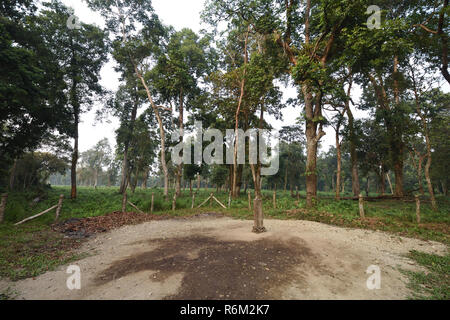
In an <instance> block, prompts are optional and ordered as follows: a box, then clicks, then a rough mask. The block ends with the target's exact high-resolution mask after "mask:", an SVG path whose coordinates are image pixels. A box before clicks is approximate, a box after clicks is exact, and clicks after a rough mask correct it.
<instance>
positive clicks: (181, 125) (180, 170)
mask: <svg viewBox="0 0 450 320" xmlns="http://www.w3.org/2000/svg"><path fill="white" fill-rule="evenodd" d="M178 111H179V116H178V129H179V130H180V134H181V137H180V143H183V134H184V122H183V120H184V119H183V114H184V112H183V111H184V106H183V89H180V102H179V108H178ZM182 175H183V163H180V164H179V165H178V166H177V171H176V188H175V189H176V190H175V192H176V194H177V196H178V197H179V196H180V195H181V177H182ZM191 193H192V192H191Z"/></svg>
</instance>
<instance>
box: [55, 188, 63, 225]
mask: <svg viewBox="0 0 450 320" xmlns="http://www.w3.org/2000/svg"><path fill="white" fill-rule="evenodd" d="M63 199H64V195H63V194H62V195H60V196H59V201H58V207H57V208H56V214H55V221H58V219H59V215H60V213H61V208H62V203H63Z"/></svg>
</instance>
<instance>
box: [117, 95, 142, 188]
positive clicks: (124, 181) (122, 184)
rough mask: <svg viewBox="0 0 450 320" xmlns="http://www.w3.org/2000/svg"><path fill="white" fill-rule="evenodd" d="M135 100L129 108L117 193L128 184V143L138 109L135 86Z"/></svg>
mask: <svg viewBox="0 0 450 320" xmlns="http://www.w3.org/2000/svg"><path fill="white" fill-rule="evenodd" d="M134 89H135V94H136V97H135V101H134V104H133V109H132V110H131V118H130V128H129V132H127V137H126V140H125V148H124V152H123V162H122V180H121V182H120V188H119V193H121V194H123V193H124V192H125V191H126V190H127V186H128V181H129V179H128V178H129V177H128V174H129V172H128V171H129V170H128V166H129V163H128V149H129V145H130V142H131V139H132V136H133V131H134V123H135V122H136V116H137V109H138V106H139V104H138V98H137V88H136V87H135V88H134Z"/></svg>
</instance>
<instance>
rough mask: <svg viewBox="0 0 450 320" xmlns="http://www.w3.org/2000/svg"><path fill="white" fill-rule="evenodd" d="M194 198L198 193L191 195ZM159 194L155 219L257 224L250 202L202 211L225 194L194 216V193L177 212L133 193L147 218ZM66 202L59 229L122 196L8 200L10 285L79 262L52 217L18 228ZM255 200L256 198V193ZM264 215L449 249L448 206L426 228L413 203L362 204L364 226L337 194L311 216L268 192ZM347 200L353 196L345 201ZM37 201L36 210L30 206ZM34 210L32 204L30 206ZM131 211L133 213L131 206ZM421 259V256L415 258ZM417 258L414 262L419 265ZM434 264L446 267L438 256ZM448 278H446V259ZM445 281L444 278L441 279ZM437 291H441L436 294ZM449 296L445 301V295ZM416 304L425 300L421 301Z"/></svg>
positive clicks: (146, 192) (112, 207)
mask: <svg viewBox="0 0 450 320" xmlns="http://www.w3.org/2000/svg"><path fill="white" fill-rule="evenodd" d="M194 191H195V190H194ZM152 193H154V194H155V201H154V212H153V213H154V214H156V215H169V216H190V215H195V214H198V213H204V212H216V213H222V214H224V215H226V216H230V217H233V218H237V219H253V212H252V211H250V210H249V209H248V197H247V195H246V194H242V195H241V196H240V197H239V198H238V199H234V200H232V201H231V206H230V208H227V209H223V208H222V207H220V206H219V205H218V204H217V203H215V202H212V205H210V203H209V202H208V203H206V204H205V205H204V206H203V207H202V208H200V209H197V206H198V205H199V204H200V203H202V202H203V201H204V200H206V199H207V198H208V196H209V194H210V193H215V196H216V197H217V198H218V199H219V200H220V201H221V202H222V203H223V204H224V205H225V206H227V205H228V193H226V192H219V193H216V190H215V189H209V190H205V189H201V190H200V191H199V192H197V194H196V198H195V206H194V209H191V204H192V198H191V196H190V194H189V190H185V191H183V195H182V196H181V197H179V198H178V199H177V202H176V207H177V209H176V210H175V211H172V197H173V190H172V191H171V193H170V198H169V201H164V197H163V193H162V190H161V189H136V192H135V193H131V192H130V191H128V200H129V201H130V202H132V203H133V204H135V205H136V206H137V207H138V208H140V209H141V210H142V211H144V212H149V211H150V203H151V194H152ZM60 194H63V195H64V196H65V199H64V202H63V207H62V212H61V216H60V221H64V220H66V219H69V218H85V217H93V216H100V215H104V214H107V213H110V212H114V211H120V210H121V203H122V196H121V195H120V194H119V193H118V188H106V187H99V188H97V189H93V188H87V187H79V188H78V198H77V199H76V200H71V199H70V188H69V187H53V188H51V189H48V190H47V191H41V192H40V193H38V192H31V191H30V192H12V193H10V194H9V197H8V202H7V206H6V212H5V222H4V223H3V224H0V277H1V276H3V277H9V278H11V279H13V280H17V279H21V278H26V277H33V276H37V275H39V274H41V273H43V272H45V271H47V270H52V269H53V268H55V267H56V266H58V265H61V264H64V263H67V262H69V261H73V260H75V259H79V258H80V257H79V256H76V255H74V254H73V253H72V250H70V249H71V248H74V247H78V246H79V245H80V243H81V241H80V240H75V239H69V238H63V237H62V235H60V234H57V233H55V232H53V231H52V230H51V228H50V225H51V224H52V223H53V222H54V219H55V211H54V210H53V211H51V212H49V213H47V214H45V215H43V216H41V217H38V218H36V219H35V220H32V221H28V222H25V223H24V224H22V225H19V226H14V225H13V224H14V223H16V222H18V221H20V220H22V219H24V218H27V217H30V216H32V215H34V214H37V213H39V212H41V211H43V210H45V209H47V208H49V207H51V206H53V205H55V204H56V203H57V202H58V198H59V195H60ZM252 195H253V192H252ZM263 195H264V199H263V207H264V215H265V217H266V218H269V219H300V220H310V221H317V222H322V223H327V224H332V225H337V226H344V227H352V228H365V229H372V230H383V231H388V232H392V233H394V234H398V235H402V236H408V237H415V238H420V239H424V240H435V241H439V242H443V243H445V244H447V245H448V244H449V243H450V237H449V234H450V231H449V230H450V227H449V226H450V200H449V198H443V197H438V205H439V210H438V211H437V212H434V211H433V210H431V206H430V205H429V204H428V203H426V202H425V203H423V204H422V206H421V217H422V221H421V224H420V225H418V224H417V222H416V218H415V217H416V216H415V210H416V207H415V203H414V202H403V201H398V200H379V201H376V202H368V201H366V202H365V215H366V219H364V220H362V219H360V217H359V211H358V201H354V200H341V201H339V202H338V201H335V200H334V199H333V196H334V195H333V194H332V193H319V199H318V201H317V206H316V208H314V209H306V208H305V194H304V192H302V193H300V195H301V198H300V201H299V202H298V201H297V198H296V197H294V198H293V197H291V196H290V194H289V192H286V193H285V192H283V191H277V208H276V209H274V208H273V202H272V196H273V192H272V191H264V192H263ZM348 196H349V195H348ZM37 197H40V201H39V202H38V203H34V202H33V200H34V199H36V198H37ZM33 203H34V204H33ZM127 211H135V210H134V209H133V208H132V207H130V206H128V207H127ZM418 254H419V255H420V253H418ZM418 254H415V255H414V254H412V257H413V258H417V257H418ZM434 259H441V258H440V257H437V256H435V257H434ZM445 263H446V264H447V266H446V268H447V269H445V270H448V258H446V260H445ZM409 276H410V278H411V283H412V284H411V285H412V286H413V288H415V289H417V290H419V289H418V288H422V286H420V285H419V284H420V281H423V276H422V275H420V274H413V273H410V274H409ZM441 276H442V275H441ZM433 288H434V289H433V290H437V291H436V292H437V293H435V292H434V291H433V292H431V293H430V292H428V293H430V294H432V295H433V294H434V295H435V296H436V297H438V298H439V297H448V292H447V291H445V290H447V289H448V287H447V289H445V288H444V289H439V288H437V287H435V286H434V287H433ZM439 290H440V291H439ZM442 290H443V291H444V293H443V292H442ZM417 296H418V297H421V295H420V294H419V293H418V294H417Z"/></svg>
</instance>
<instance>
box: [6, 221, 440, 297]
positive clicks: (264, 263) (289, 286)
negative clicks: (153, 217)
mask: <svg viewBox="0 0 450 320" xmlns="http://www.w3.org/2000/svg"><path fill="white" fill-rule="evenodd" d="M265 225H266V227H267V228H268V230H269V232H267V233H265V234H262V235H256V234H253V233H251V232H250V230H251V227H252V222H251V221H240V220H233V219H230V218H195V219H190V220H162V221H151V222H146V223H143V224H140V225H135V226H125V227H122V228H120V229H117V230H114V231H111V232H108V233H106V234H102V235H99V236H96V237H95V238H93V239H90V240H89V241H88V242H87V243H86V244H85V245H84V246H83V247H82V249H81V251H83V252H89V253H92V255H90V256H89V257H87V258H85V259H83V260H80V261H77V262H76V263H74V264H76V265H78V266H79V267H80V269H81V286H82V287H81V289H80V290H69V289H68V288H67V286H66V281H67V278H68V277H69V276H70V275H69V274H67V273H66V270H67V266H64V267H61V268H59V269H58V270H56V271H53V272H47V273H46V274H43V275H41V276H39V277H37V278H35V279H34V280H33V279H26V280H22V281H19V282H15V283H12V282H8V281H5V280H3V281H0V292H1V291H2V290H5V289H6V288H8V287H11V288H13V290H15V291H16V292H17V293H18V294H19V295H18V297H17V298H18V299H405V298H407V296H408V294H409V292H408V290H407V289H406V286H405V282H406V279H405V278H404V276H403V275H402V274H401V273H400V272H399V271H398V268H399V267H401V268H404V269H418V266H415V265H414V263H413V262H412V261H411V260H409V259H407V258H405V257H404V255H405V254H406V253H408V252H409V251H410V250H412V249H416V250H419V251H424V252H429V253H437V254H444V253H445V252H446V247H445V245H443V244H440V243H436V242H429V241H428V242H427V241H420V240H416V239H408V238H400V237H398V236H394V235H390V234H387V233H383V232H374V231H366V230H357V229H345V228H339V227H333V226H328V225H324V224H321V223H316V222H310V221H280V220H265ZM371 265H377V266H379V268H380V270H381V289H378V290H369V289H367V286H366V281H367V279H368V277H369V276H370V275H369V274H366V270H367V268H368V267H369V266H371Z"/></svg>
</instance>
